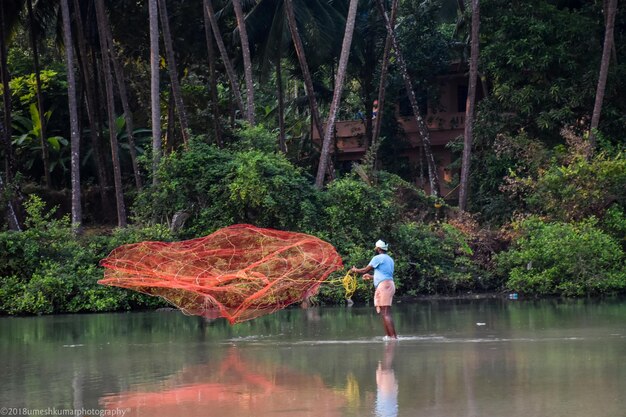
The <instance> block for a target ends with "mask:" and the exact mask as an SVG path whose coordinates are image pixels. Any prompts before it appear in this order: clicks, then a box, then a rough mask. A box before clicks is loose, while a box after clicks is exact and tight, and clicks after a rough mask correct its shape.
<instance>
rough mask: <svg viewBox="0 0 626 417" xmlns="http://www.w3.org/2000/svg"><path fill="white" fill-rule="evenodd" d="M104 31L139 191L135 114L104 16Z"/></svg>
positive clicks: (139, 175)
mask: <svg viewBox="0 0 626 417" xmlns="http://www.w3.org/2000/svg"><path fill="white" fill-rule="evenodd" d="M103 27H104V31H105V34H106V42H107V45H108V51H109V58H110V60H111V63H112V64H113V71H114V72H115V79H116V80H117V89H118V91H119V98H120V101H121V102H122V109H123V110H124V121H125V124H124V125H125V127H126V134H127V136H128V145H129V151H130V159H131V163H132V166H133V175H134V177H135V186H136V187H137V190H140V189H141V187H142V183H141V173H140V172H139V162H138V160H137V147H136V146H135V137H134V133H133V131H134V123H133V113H132V111H131V110H130V104H129V103H128V92H127V91H126V80H125V77H124V70H123V69H122V65H121V64H120V62H119V60H118V58H117V55H116V54H115V43H114V41H113V33H112V31H111V23H110V22H109V18H108V17H107V15H106V14H105V15H104V25H103Z"/></svg>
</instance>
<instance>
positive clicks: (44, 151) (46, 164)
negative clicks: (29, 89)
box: [26, 0, 52, 188]
mask: <svg viewBox="0 0 626 417" xmlns="http://www.w3.org/2000/svg"><path fill="white" fill-rule="evenodd" d="M26 7H27V9H28V20H29V21H30V27H31V30H30V41H31V44H32V48H33V67H34V70H35V86H36V89H37V108H38V109H39V124H40V129H39V140H40V142H41V159H42V162H43V170H44V181H45V184H46V187H48V188H50V186H51V185H52V180H51V178H50V152H49V149H48V138H47V136H46V115H45V109H44V106H43V94H42V93H41V71H40V69H39V50H38V49H39V48H38V47H37V35H36V33H35V30H34V29H33V28H34V26H35V25H34V21H35V19H34V17H33V4H32V0H27V1H26Z"/></svg>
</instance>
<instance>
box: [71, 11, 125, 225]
mask: <svg viewBox="0 0 626 417" xmlns="http://www.w3.org/2000/svg"><path fill="white" fill-rule="evenodd" d="M63 1H66V0H63ZM96 20H97V23H98V37H99V38H100V51H101V56H102V73H103V75H104V84H105V95H106V106H107V115H108V123H109V140H110V142H111V159H112V161H113V180H114V183H115V202H116V208H117V225H118V226H119V227H126V224H127V221H126V206H125V204H124V192H123V185H122V169H121V167H120V157H119V146H118V143H117V132H116V131H115V103H114V96H113V75H112V74H111V59H110V57H111V53H110V52H109V50H108V44H107V37H106V29H105V28H104V25H105V24H106V19H105V10H104V0H96Z"/></svg>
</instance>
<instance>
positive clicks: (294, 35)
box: [284, 0, 324, 139]
mask: <svg viewBox="0 0 626 417" xmlns="http://www.w3.org/2000/svg"><path fill="white" fill-rule="evenodd" d="M284 6H285V11H286V12H287V23H288V25H289V33H290V34H291V39H292V41H293V45H294V48H295V50H296V55H297V57H298V63H299V64H300V69H301V70H302V77H303V78H304V88H305V90H306V95H307V97H308V99H309V107H310V109H311V125H312V126H311V129H317V133H318V135H319V137H320V139H323V138H324V127H323V126H322V120H321V118H320V113H319V108H318V107H317V100H316V99H315V90H314V89H313V79H312V78H311V72H310V71H309V64H308V63H307V61H306V55H305V54H304V46H303V45H302V39H300V33H299V32H298V24H297V22H296V15H295V13H294V11H293V2H292V0H284Z"/></svg>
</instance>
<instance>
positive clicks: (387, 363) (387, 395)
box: [376, 341, 398, 417]
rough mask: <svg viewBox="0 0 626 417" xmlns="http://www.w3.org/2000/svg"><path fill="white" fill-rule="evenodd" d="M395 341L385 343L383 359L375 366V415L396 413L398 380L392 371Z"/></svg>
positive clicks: (381, 416) (387, 415) (382, 416)
mask: <svg viewBox="0 0 626 417" xmlns="http://www.w3.org/2000/svg"><path fill="white" fill-rule="evenodd" d="M396 343H397V342H396V341H390V342H387V343H386V344H385V352H384V354H383V359H382V360H381V361H379V362H378V368H376V417H390V416H397V415H398V380H397V379H396V374H395V372H394V371H393V351H394V349H395V348H396Z"/></svg>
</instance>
